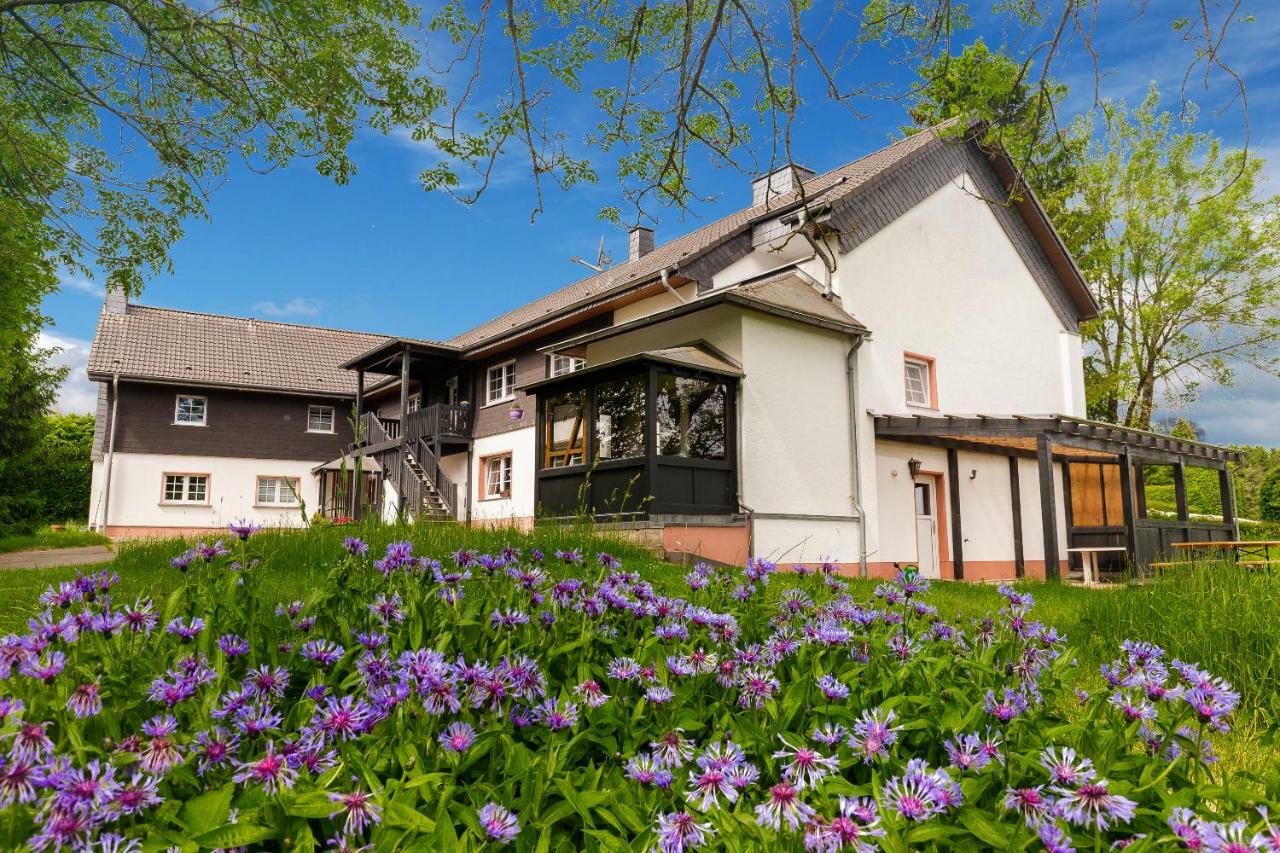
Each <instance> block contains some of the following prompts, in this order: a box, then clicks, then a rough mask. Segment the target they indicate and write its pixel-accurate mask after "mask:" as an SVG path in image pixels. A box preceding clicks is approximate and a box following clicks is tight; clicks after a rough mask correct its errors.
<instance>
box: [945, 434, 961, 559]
mask: <svg viewBox="0 0 1280 853" xmlns="http://www.w3.org/2000/svg"><path fill="white" fill-rule="evenodd" d="M947 485H948V494H949V495H950V498H951V499H950V500H949V501H947V503H949V504H950V505H951V564H952V566H954V567H955V576H956V580H958V581H959V580H964V532H963V531H961V529H960V454H959V452H957V450H956V449H955V448H954V447H948V448H947Z"/></svg>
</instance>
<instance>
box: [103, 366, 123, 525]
mask: <svg viewBox="0 0 1280 853" xmlns="http://www.w3.org/2000/svg"><path fill="white" fill-rule="evenodd" d="M119 403H120V374H119V373H113V374H112V375H111V429H109V430H108V431H107V464H106V469H107V470H106V471H105V472H104V473H103V478H104V480H105V482H104V484H103V487H102V529H101V531H100V532H101V533H104V534H105V533H106V532H107V521H108V519H110V518H111V474H112V471H113V469H114V468H115V461H116V407H117V406H118V405H119Z"/></svg>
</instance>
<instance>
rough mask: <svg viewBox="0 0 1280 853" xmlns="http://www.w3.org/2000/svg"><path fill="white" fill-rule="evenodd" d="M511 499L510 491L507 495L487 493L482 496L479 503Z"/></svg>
mask: <svg viewBox="0 0 1280 853" xmlns="http://www.w3.org/2000/svg"><path fill="white" fill-rule="evenodd" d="M509 500H511V495H510V493H508V494H505V495H486V496H484V497H482V498H480V500H479V503H488V502H490V501H509Z"/></svg>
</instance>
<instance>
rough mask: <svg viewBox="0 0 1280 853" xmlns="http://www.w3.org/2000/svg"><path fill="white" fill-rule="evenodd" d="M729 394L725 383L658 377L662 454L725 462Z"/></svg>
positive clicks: (660, 451) (666, 375)
mask: <svg viewBox="0 0 1280 853" xmlns="http://www.w3.org/2000/svg"><path fill="white" fill-rule="evenodd" d="M728 399H729V393H728V389H727V388H726V386H725V385H724V383H722V382H709V381H707V380H705V379H689V378H687V377H683V376H672V375H671V374H669V373H659V374H658V400H657V404H658V405H657V408H658V453H659V454H661V455H663V456H685V457H689V458H692V459H724V458H725V455H726V451H725V430H726V429H727V428H728V427H727V424H726V423H725V421H726V411H727V408H728Z"/></svg>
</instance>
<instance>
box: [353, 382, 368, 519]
mask: <svg viewBox="0 0 1280 853" xmlns="http://www.w3.org/2000/svg"><path fill="white" fill-rule="evenodd" d="M363 417H364V371H363V370H357V371H356V422H355V424H354V427H355V429H357V430H358V429H360V422H361V419H362V418H363ZM367 438H368V437H367V436H365V437H364V438H361V439H360V441H359V442H358V443H359V444H364V443H365V441H366V440H367ZM352 461H353V462H354V461H355V457H354V456H352ZM351 479H352V480H353V481H354V483H355V485H354V486H352V488H351V517H352V518H355V519H358V518H360V511H361V510H362V509H363V507H362V506H361V505H360V504H361V503H362V501H363V499H364V488H363V485H364V484H363V483H361V482H360V481H361V480H363V479H364V466H363V465H361V466H360V472H359V476H357V475H356V466H355V465H352V466H351Z"/></svg>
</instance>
